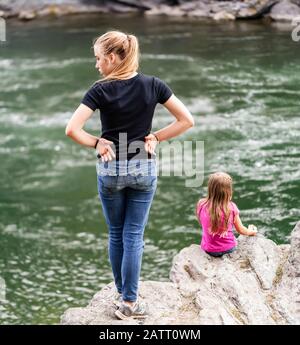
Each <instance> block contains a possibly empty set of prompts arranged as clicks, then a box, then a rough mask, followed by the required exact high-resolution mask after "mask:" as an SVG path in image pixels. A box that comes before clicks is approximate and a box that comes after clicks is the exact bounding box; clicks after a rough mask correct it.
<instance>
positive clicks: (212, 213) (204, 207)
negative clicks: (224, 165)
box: [196, 172, 257, 257]
mask: <svg viewBox="0 0 300 345" xmlns="http://www.w3.org/2000/svg"><path fill="white" fill-rule="evenodd" d="M231 198H232V178H231V177H230V176H229V175H228V174H226V173H223V172H217V173H214V174H212V175H210V176H209V180H208V195H207V197H206V198H204V199H200V200H199V201H198V203H197V206H196V215H197V219H198V221H199V223H200V224H201V225H202V230H203V233H202V240H201V248H202V249H203V250H204V251H205V252H206V253H207V254H209V255H211V256H214V257H219V256H222V255H224V254H227V253H232V252H233V251H234V250H235V249H236V246H237V241H236V238H235V236H234V234H233V232H232V228H233V225H234V227H235V229H236V230H237V232H238V233H240V234H242V235H246V236H253V235H256V233H257V229H256V227H255V226H254V225H249V226H248V228H246V227H245V226H244V225H243V224H242V222H241V219H240V217H239V210H238V208H237V206H236V204H235V203H234V202H232V201H231Z"/></svg>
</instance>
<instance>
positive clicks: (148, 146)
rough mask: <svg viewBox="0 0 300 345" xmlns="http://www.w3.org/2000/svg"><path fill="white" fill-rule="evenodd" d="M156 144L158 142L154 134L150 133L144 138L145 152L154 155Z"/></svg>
mask: <svg viewBox="0 0 300 345" xmlns="http://www.w3.org/2000/svg"><path fill="white" fill-rule="evenodd" d="M157 144H158V141H157V138H156V137H155V135H154V134H152V133H150V134H148V135H147V136H146V137H145V150H146V151H147V152H149V153H150V154H151V155H152V154H153V155H154V156H155V155H156V153H155V148H156V145H157Z"/></svg>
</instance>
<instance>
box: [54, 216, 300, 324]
mask: <svg viewBox="0 0 300 345" xmlns="http://www.w3.org/2000/svg"><path fill="white" fill-rule="evenodd" d="M115 293H116V291H115V288H114V285H113V283H110V284H109V285H107V286H106V287H104V288H103V289H102V290H101V291H100V292H98V293H96V295H95V296H94V297H93V299H92V300H91V302H90V303H89V305H88V306H87V307H85V308H71V309H68V310H67V311H66V312H65V313H64V314H63V316H62V317H61V324H98V325H100V324H137V323H138V321H136V320H130V321H120V320H117V319H116V318H115V316H114V311H115V310H116V309H115V308H116V307H114V305H113V304H112V300H113V296H114V294H115ZM299 296H300V222H298V224H297V225H296V227H295V229H294V230H293V232H292V234H291V244H290V245H280V246H278V245H276V244H275V243H274V242H273V241H271V240H269V239H266V238H265V237H263V236H262V235H258V236H256V237H245V236H240V237H239V239H238V249H237V250H236V251H235V252H233V253H232V254H229V255H225V256H223V257H222V258H213V257H210V256H209V255H207V254H206V253H204V252H203V251H202V250H201V249H200V248H199V245H195V244H192V245H191V246H189V247H187V248H184V249H182V250H181V251H180V252H179V253H178V254H177V255H176V256H175V257H174V259H173V263H172V268H171V271H170V281H169V282H156V281H144V282H143V281H142V282H140V289H139V298H140V299H141V300H143V301H145V302H146V303H147V304H148V306H149V312H150V313H149V317H148V318H147V319H146V320H145V321H143V323H144V324H156V325H162V324H164V325H172V324H199V325H206V324H214V325H215V324H225V325H228V324H233V325H237V324H249V325H254V324H257V325H261V324H299V323H300V315H299Z"/></svg>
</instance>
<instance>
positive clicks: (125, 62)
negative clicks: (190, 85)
mask: <svg viewBox="0 0 300 345" xmlns="http://www.w3.org/2000/svg"><path fill="white" fill-rule="evenodd" d="M94 54H95V58H96V69H98V70H99V72H100V73H101V74H102V75H103V77H104V78H103V79H101V80H99V81H98V82H96V83H95V84H94V85H93V86H92V87H91V88H90V89H89V90H88V91H87V93H86V94H85V96H84V98H83V99H82V102H81V104H80V105H79V107H78V108H77V109H76V111H75V113H74V114H73V116H72V118H71V119H70V120H69V122H68V125H67V127H66V135H68V136H70V137H71V138H72V139H73V140H75V141H76V142H77V143H79V144H81V145H84V146H88V147H91V148H95V150H96V153H97V154H98V155H97V156H98V158H99V160H98V162H97V183H98V193H99V198H100V201H101V204H102V209H103V214H104V217H105V220H106V223H107V225H108V228H109V248H108V250H109V258H110V263H111V266H112V271H113V275H114V281H115V285H116V288H117V291H118V294H119V296H118V299H119V303H116V304H117V305H118V307H119V308H118V309H117V310H116V312H115V314H116V316H117V317H118V318H119V319H126V318H129V317H132V318H144V317H146V316H147V311H146V308H145V305H144V304H142V303H140V302H139V301H138V299H137V296H138V281H139V276H140V270H141V262H142V254H143V248H144V241H143V236H144V229H145V226H146V223H147V220H148V215H149V211H150V207H151V203H152V200H153V196H154V193H155V190H156V185H157V172H156V161H155V148H156V145H157V144H158V143H159V142H161V141H164V140H168V139H170V138H172V137H176V136H178V135H179V134H181V133H183V132H185V131H186V130H187V129H188V128H190V127H192V126H193V125H194V120H193V117H192V115H191V114H190V113H189V111H188V110H187V108H186V107H185V106H184V105H183V103H182V102H181V101H180V100H179V99H178V98H177V97H176V96H175V95H174V94H173V93H172V90H171V89H170V88H169V87H168V85H166V84H165V83H164V82H163V81H162V80H160V79H159V78H156V77H153V76H149V75H145V74H143V73H140V72H138V68H139V44H138V40H137V38H136V36H134V35H127V34H125V33H123V32H119V31H109V32H107V33H105V34H103V35H102V36H100V37H98V38H97V39H96V40H95V41H94ZM157 103H161V104H163V105H164V107H166V108H167V109H168V110H169V112H170V113H171V114H172V115H173V116H174V117H175V121H174V122H173V123H171V124H170V125H169V126H167V127H165V128H163V129H160V130H159V131H156V132H155V133H150V131H151V127H152V118H153V114H154V110H155V107H156V105H157ZM96 109H100V119H101V124H102V135H101V137H100V138H98V137H96V136H94V135H91V134H89V133H87V132H86V131H84V130H83V127H84V124H85V122H86V121H87V120H88V119H89V117H90V116H91V115H92V114H93V112H94V111H95V110H96ZM100 158H101V161H100Z"/></svg>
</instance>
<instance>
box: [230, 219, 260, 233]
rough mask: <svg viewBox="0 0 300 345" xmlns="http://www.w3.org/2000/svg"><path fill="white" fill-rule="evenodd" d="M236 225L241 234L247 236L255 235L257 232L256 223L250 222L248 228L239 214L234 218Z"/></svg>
mask: <svg viewBox="0 0 300 345" xmlns="http://www.w3.org/2000/svg"><path fill="white" fill-rule="evenodd" d="M234 227H235V229H236V231H237V232H238V233H239V234H241V235H246V236H254V235H256V234H257V229H256V227H255V226H254V225H252V224H250V225H249V226H248V228H246V227H245V226H244V225H243V223H242V221H241V219H240V216H239V215H236V216H235V218H234Z"/></svg>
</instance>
